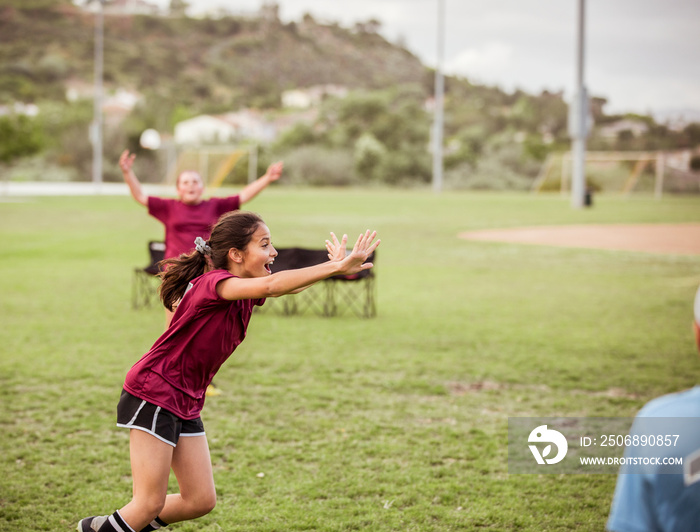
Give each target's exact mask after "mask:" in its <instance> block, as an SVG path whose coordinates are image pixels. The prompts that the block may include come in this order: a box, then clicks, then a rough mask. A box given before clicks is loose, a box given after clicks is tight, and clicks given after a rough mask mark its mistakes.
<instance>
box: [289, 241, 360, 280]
mask: <svg viewBox="0 0 700 532" xmlns="http://www.w3.org/2000/svg"><path fill="white" fill-rule="evenodd" d="M331 238H332V239H333V241H332V242H331V241H330V240H326V250H328V260H330V261H338V262H339V261H341V260H343V259H344V258H345V253H346V251H347V250H346V248H345V246H346V245H347V243H348V235H343V238H342V239H341V241H340V242H338V237H336V236H335V233H333V232H332V231H331ZM313 285H314V283H311V284H308V285H306V286H302V287H301V288H297V289H296V290H292V291H291V292H289V293H290V294H298V293H299V292H303V291H304V290H306V289H307V288H309V287H310V286H313Z"/></svg>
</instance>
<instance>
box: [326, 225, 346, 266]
mask: <svg viewBox="0 0 700 532" xmlns="http://www.w3.org/2000/svg"><path fill="white" fill-rule="evenodd" d="M331 238H332V239H333V242H331V241H330V240H326V249H327V250H328V259H329V260H331V261H341V260H343V259H344V258H345V251H346V249H345V248H346V246H347V243H348V235H343V238H341V239H340V242H338V238H337V237H336V236H335V233H333V232H332V231H331Z"/></svg>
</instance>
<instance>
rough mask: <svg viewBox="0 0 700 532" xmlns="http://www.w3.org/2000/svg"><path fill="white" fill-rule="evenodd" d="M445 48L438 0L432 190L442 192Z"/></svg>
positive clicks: (442, 4) (441, 1)
mask: <svg viewBox="0 0 700 532" xmlns="http://www.w3.org/2000/svg"><path fill="white" fill-rule="evenodd" d="M444 48H445V0H438V31H437V66H436V67H435V118H434V120H433V192H435V193H440V192H442V170H443V167H442V134H443V121H444V96H445V80H444V78H443V75H442V61H443V56H444V51H445V50H444Z"/></svg>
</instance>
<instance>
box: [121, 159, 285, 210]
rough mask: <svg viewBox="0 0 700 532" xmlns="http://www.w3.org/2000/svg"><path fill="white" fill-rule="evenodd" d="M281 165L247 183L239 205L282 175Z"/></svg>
mask: <svg viewBox="0 0 700 532" xmlns="http://www.w3.org/2000/svg"><path fill="white" fill-rule="evenodd" d="M282 167H283V164H282V162H278V163H273V164H271V165H270V166H269V167H268V168H267V172H265V174H263V175H262V176H260V177H259V178H258V179H256V180H255V181H253V182H252V183H251V184H250V185H247V186H246V187H245V188H244V189H243V190H241V191H240V192H239V193H238V198H239V201H240V203H241V205H243V204H244V203H247V202H249V201H250V200H252V199H253V198H254V197H255V196H257V195H258V194H260V193H261V192H262V191H263V190H265V188H266V187H267V186H268V185H269V184H270V183H272V182H273V181H277V180H278V179H279V178H280V177H281V176H282ZM134 177H136V176H134Z"/></svg>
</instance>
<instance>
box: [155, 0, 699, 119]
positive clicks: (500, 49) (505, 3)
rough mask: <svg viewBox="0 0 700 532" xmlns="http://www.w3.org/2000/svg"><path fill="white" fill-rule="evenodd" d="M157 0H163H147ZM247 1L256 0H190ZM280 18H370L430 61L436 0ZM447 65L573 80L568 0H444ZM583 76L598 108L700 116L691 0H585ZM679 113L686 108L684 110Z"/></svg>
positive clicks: (307, 9)
mask: <svg viewBox="0 0 700 532" xmlns="http://www.w3.org/2000/svg"><path fill="white" fill-rule="evenodd" d="M156 1H157V2H159V3H161V4H163V3H168V0H156ZM189 4H190V5H191V6H192V8H193V9H194V10H201V9H205V8H207V7H214V6H217V5H221V6H225V7H227V8H228V9H231V10H241V11H254V10H257V9H258V8H259V7H260V5H261V4H262V0H190V1H189ZM278 4H279V6H280V17H281V18H282V20H284V21H292V20H300V19H301V17H302V16H303V15H304V13H310V14H311V15H313V16H314V18H316V19H317V20H319V21H334V22H339V23H340V24H341V25H343V26H346V27H349V26H351V25H353V24H354V23H355V22H357V21H366V20H369V19H371V18H374V19H377V20H379V21H380V22H381V23H382V28H383V29H382V34H383V35H384V36H385V37H386V38H387V39H389V40H390V41H392V42H399V41H400V42H402V43H403V44H405V46H406V47H407V48H408V49H409V50H411V51H412V52H413V53H415V54H416V55H417V56H418V57H420V58H421V60H422V61H423V62H424V63H425V64H427V65H430V66H435V65H436V59H437V42H438V37H437V20H438V15H437V13H438V0H344V1H338V0H335V1H334V0H279V1H278ZM444 6H445V13H446V23H445V41H444V43H445V57H444V68H445V71H446V72H447V73H451V74H459V75H463V76H466V77H467V78H468V79H470V80H471V81H474V82H479V83H486V84H489V85H497V86H500V87H501V88H503V89H505V90H508V91H512V90H513V89H515V88H521V89H523V90H526V91H528V92H532V93H539V92H540V91H541V90H543V89H547V90H550V91H559V90H563V91H564V93H565V96H566V98H567V100H568V99H569V98H570V97H571V94H572V93H573V88H574V85H575V79H576V72H575V54H576V28H577V22H576V20H577V9H578V7H577V6H578V0H444ZM585 54H586V55H585V76H584V77H585V81H586V85H587V87H588V91H589V94H592V95H594V96H601V97H604V98H607V99H608V102H609V103H608V105H607V107H606V108H605V110H606V112H607V113H618V112H627V111H632V112H638V113H644V114H647V113H660V112H669V111H673V112H680V111H682V110H685V111H694V113H693V114H692V117H693V118H694V119H696V120H700V0H586V53H585ZM686 114H687V113H686Z"/></svg>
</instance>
